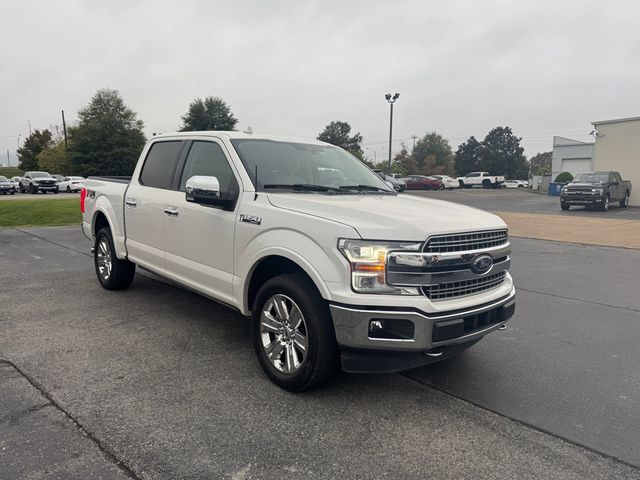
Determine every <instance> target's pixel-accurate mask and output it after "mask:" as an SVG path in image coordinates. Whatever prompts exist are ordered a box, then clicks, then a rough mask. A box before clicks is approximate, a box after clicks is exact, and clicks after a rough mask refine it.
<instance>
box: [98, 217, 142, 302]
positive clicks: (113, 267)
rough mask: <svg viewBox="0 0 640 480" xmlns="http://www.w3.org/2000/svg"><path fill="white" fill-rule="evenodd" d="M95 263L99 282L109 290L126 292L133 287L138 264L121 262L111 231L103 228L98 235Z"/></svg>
mask: <svg viewBox="0 0 640 480" xmlns="http://www.w3.org/2000/svg"><path fill="white" fill-rule="evenodd" d="M93 263H94V266H95V269H96V275H97V276H98V281H99V282H100V285H102V287H103V288H106V289H107V290H124V289H126V288H128V287H129V285H131V282H133V278H134V276H135V274H136V264H135V263H132V262H130V261H129V260H119V259H118V258H117V257H116V249H115V247H114V245H113V238H112V236H111V229H110V228H109V227H103V228H101V229H100V231H99V232H98V234H97V235H96V243H95V245H94V252H93Z"/></svg>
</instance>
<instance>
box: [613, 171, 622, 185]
mask: <svg viewBox="0 0 640 480" xmlns="http://www.w3.org/2000/svg"><path fill="white" fill-rule="evenodd" d="M613 181H614V182H620V183H622V178H620V174H619V173H614V174H613Z"/></svg>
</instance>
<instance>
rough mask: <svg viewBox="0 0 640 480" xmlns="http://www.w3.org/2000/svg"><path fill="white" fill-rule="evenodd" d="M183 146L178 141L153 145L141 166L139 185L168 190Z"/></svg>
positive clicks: (181, 142) (182, 143)
mask: <svg viewBox="0 0 640 480" xmlns="http://www.w3.org/2000/svg"><path fill="white" fill-rule="evenodd" d="M183 146H184V142H183V141H179V140H178V141H168V142H156V143H154V144H153V145H152V146H151V148H150V149H149V153H147V158H146V159H145V161H144V165H143V166H142V171H141V172H140V183H141V184H142V185H144V186H145V187H154V188H164V189H165V190H170V189H171V187H172V185H173V178H174V175H175V172H176V166H177V165H178V160H179V158H180V153H181V152H182V147H183Z"/></svg>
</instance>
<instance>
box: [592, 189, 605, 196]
mask: <svg viewBox="0 0 640 480" xmlns="http://www.w3.org/2000/svg"><path fill="white" fill-rule="evenodd" d="M591 192H593V193H597V194H600V195H602V192H603V189H602V188H592V189H591Z"/></svg>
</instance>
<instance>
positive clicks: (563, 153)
mask: <svg viewBox="0 0 640 480" xmlns="http://www.w3.org/2000/svg"><path fill="white" fill-rule="evenodd" d="M593 154H594V144H593V143H586V142H579V141H578V140H571V139H570V138H564V137H553V156H552V160H551V181H554V180H555V179H556V177H557V176H558V175H559V174H561V173H562V172H569V173H570V174H571V175H573V176H574V177H575V176H576V174H578V173H583V172H589V171H591V170H593Z"/></svg>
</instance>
